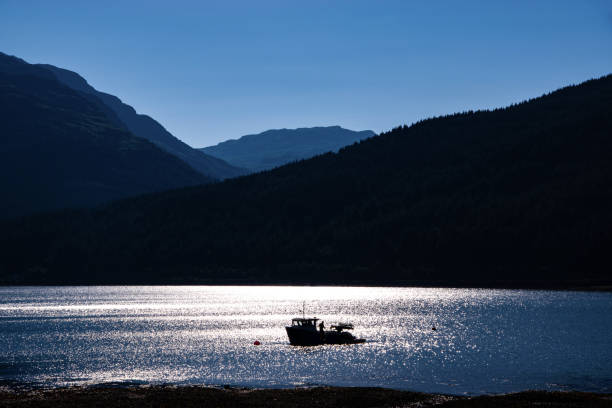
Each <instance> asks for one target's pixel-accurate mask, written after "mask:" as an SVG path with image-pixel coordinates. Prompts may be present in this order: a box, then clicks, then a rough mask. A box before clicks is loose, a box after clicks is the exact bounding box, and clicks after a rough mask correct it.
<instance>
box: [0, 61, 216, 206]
mask: <svg viewBox="0 0 612 408" xmlns="http://www.w3.org/2000/svg"><path fill="white" fill-rule="evenodd" d="M98 105H99V104H98V103H96V102H95V101H92V100H91V99H90V98H85V97H83V96H82V95H80V94H78V93H76V92H75V91H73V90H71V89H69V88H68V87H66V86H64V85H62V84H60V83H59V82H58V81H57V80H55V78H54V77H53V75H51V73H49V72H48V71H47V70H44V69H42V68H39V67H36V66H33V65H30V64H27V63H25V62H24V61H22V60H19V59H17V58H15V57H9V56H7V55H5V54H0V131H1V137H0V185H1V186H2V190H3V199H2V200H0V217H11V216H16V215H23V214H29V213H33V212H38V211H46V210H51V209H59V208H66V207H82V206H93V205H97V204H100V203H102V202H106V201H109V200H114V199H118V198H121V197H126V196H128V195H138V194H142V193H146V192H153V191H161V190H167V189H171V188H177V187H183V186H187V185H196V184H202V183H205V182H210V181H212V180H211V179H208V178H206V177H204V176H202V175H200V174H199V173H197V172H196V171H195V170H193V169H192V168H191V167H189V166H188V165H187V164H186V163H184V162H182V161H181V160H179V159H178V158H176V157H174V156H171V155H170V154H168V153H165V152H163V151H162V150H160V149H159V148H157V147H155V146H154V145H153V144H152V143H150V142H148V141H146V140H144V139H141V138H137V137H135V136H133V135H132V134H130V133H129V132H128V131H126V130H124V129H122V128H121V127H120V126H117V125H116V124H115V123H113V122H112V121H110V120H109V119H108V118H107V114H106V113H105V112H103V111H102V110H100V109H99V106H98Z"/></svg>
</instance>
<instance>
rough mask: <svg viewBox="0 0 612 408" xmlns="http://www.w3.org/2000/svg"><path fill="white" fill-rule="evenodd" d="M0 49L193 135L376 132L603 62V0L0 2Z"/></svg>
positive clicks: (201, 139) (479, 105)
mask: <svg viewBox="0 0 612 408" xmlns="http://www.w3.org/2000/svg"><path fill="white" fill-rule="evenodd" d="M0 51H2V52H4V53H7V54H10V55H15V56H18V57H20V58H23V59H25V60H26V61H27V62H30V63H48V64H53V65H56V66H59V67H62V68H67V69H70V70H73V71H76V72H78V73H79V74H81V75H82V76H83V77H84V78H86V79H87V80H88V82H89V83H90V84H91V85H93V86H94V87H95V88H96V89H98V90H100V91H103V92H108V93H111V94H113V95H116V96H118V97H119V98H121V99H122V100H123V101H124V102H126V103H127V104H129V105H132V106H133V107H134V108H135V109H136V110H137V111H138V112H139V113H144V114H148V115H149V116H151V117H153V118H155V119H156V120H157V121H159V122H160V123H161V124H162V125H163V126H164V127H166V129H168V130H169V131H170V132H171V133H173V134H174V135H175V136H176V137H178V138H179V139H181V140H183V141H185V142H186V143H188V144H189V145H191V146H193V147H204V146H209V145H214V144H216V143H218V142H221V141H223V140H227V139H235V138H238V137H240V136H242V135H245V134H253V133H259V132H261V131H264V130H267V129H278V128H296V127H310V126H329V125H340V126H343V127H346V128H349V129H354V130H364V129H371V130H374V131H375V132H377V133H378V132H381V131H386V130H389V129H391V128H393V127H396V126H398V125H402V124H410V123H413V122H415V121H418V120H420V119H424V118H427V117H431V116H438V115H442V114H447V113H453V112H457V111H465V110H470V109H485V108H495V107H501V106H505V105H508V104H511V103H514V102H519V101H521V100H524V99H528V98H531V97H535V96H539V95H541V94H543V93H546V92H550V91H552V90H554V89H557V88H559V87H562V86H565V85H569V84H575V83H579V82H582V81H584V80H586V79H589V78H594V77H599V76H602V75H605V74H608V73H610V72H612V2H610V1H609V0H606V1H600V0H575V1H562V0H558V1H537V0H531V1H518V0H517V1H514V0H513V1H493V0H488V1H471V0H463V1H409V0H398V1H394V0H388V1H387V0H378V1H375V0H369V1H361V0H351V1H342V0H338V1H330V0H325V1H323V0H309V1H291V0H282V1H267V0H257V1H232V0H225V1H181V0H174V1H155V0H147V1H138V0H131V1H114V0H105V1H82V0H78V1H71V0H54V1H48V0H44V1H35V0H27V1H24V0H0Z"/></svg>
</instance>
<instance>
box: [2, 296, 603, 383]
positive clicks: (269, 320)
mask: <svg viewBox="0 0 612 408" xmlns="http://www.w3.org/2000/svg"><path fill="white" fill-rule="evenodd" d="M302 301H305V302H306V309H307V310H306V313H307V315H316V316H317V317H319V318H322V319H324V320H325V322H326V323H327V325H328V326H329V324H330V323H332V322H335V321H351V322H353V323H354V324H355V334H356V335H357V336H358V337H365V338H366V339H367V340H368V341H367V343H365V344H361V345H350V346H319V347H308V348H301V347H292V346H289V344H288V340H287V336H286V333H285V329H284V326H285V325H286V324H288V323H289V322H290V320H291V318H292V317H295V316H297V315H299V314H300V313H299V310H300V309H301V307H302ZM432 326H435V327H436V328H437V330H435V331H433V330H432V329H431V328H432ZM255 340H259V341H260V342H261V343H262V344H261V345H260V346H254V345H253V342H254V341H255ZM0 380H2V381H3V382H5V383H11V382H17V383H25V384H30V385H44V386H60V385H68V384H98V383H109V382H119V383H132V382H135V383H140V382H144V383H177V384H217V385H224V384H229V385H235V386H255V387H292V386H301V385H319V384H326V385H348V386H383V387H391V388H398V389H409V390H417V391H426V392H442V393H451V394H464V393H465V394H481V393H500V392H510V391H519V390H525V389H575V390H588V391H601V392H612V294H610V293H580V292H543V291H517V290H470V289H422V288H354V287H287V286H277V287H230V286H217V287H159V286H157V287H150V286H149V287H135V286H131V287H0Z"/></svg>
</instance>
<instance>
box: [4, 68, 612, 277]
mask: <svg viewBox="0 0 612 408" xmlns="http://www.w3.org/2000/svg"><path fill="white" fill-rule="evenodd" d="M41 109H42V108H41ZM611 135H612V76H606V77H604V78H601V79H597V80H592V81H588V82H585V83H583V84H581V85H578V86H570V87H567V88H563V89H561V90H559V91H556V92H553V93H551V94H548V95H544V96H542V97H539V98H536V99H533V100H530V101H527V102H524V103H520V104H516V105H512V106H510V107H507V108H504V109H496V110H493V111H477V112H464V113H458V114H454V115H449V116H445V117H439V118H434V119H428V120H424V121H422V122H419V123H416V124H414V125H412V126H401V127H398V128H396V129H394V130H392V131H390V132H386V133H383V134H381V135H379V136H377V137H372V138H370V139H367V140H365V141H363V142H361V143H358V144H354V145H351V146H349V147H346V148H343V149H341V150H340V151H339V152H338V153H328V154H324V155H320V156H317V157H315V158H313V159H309V160H305V161H300V162H297V163H293V164H289V165H285V166H282V167H279V168H277V169H274V170H271V171H268V172H262V173H258V174H254V175H251V176H247V177H240V178H236V179H232V180H227V181H225V182H223V183H214V184H209V185H205V186H200V187H194V188H186V189H182V190H177V191H170V192H162V193H157V194H151V195H147V196H144V197H137V198H131V199H126V200H122V201H119V202H116V203H114V204H111V205H108V206H106V207H105V208H102V209H99V210H92V211H78V212H74V211H73V212H65V213H58V214H52V215H46V216H40V217H28V218H25V219H20V220H13V221H10V222H4V223H2V224H0V230H1V231H2V232H3V233H2V234H0V279H1V280H2V281H3V282H5V283H94V282H95V283H171V282H174V283H179V282H183V283H195V282H200V283H212V282H215V283H233V282H245V283H246V282H249V283H280V282H291V283H336V284H339V283H353V284H356V283H360V284H363V283H369V284H404V285H407V284H411V285H415V284H419V285H453V286H459V285H461V286H466V285H467V286H532V287H533V286H540V287H571V286H581V285H592V284H597V283H607V284H611V283H612V272H611V271H612V257H610V248H612V233H611V231H612V211H610V208H612V137H611Z"/></svg>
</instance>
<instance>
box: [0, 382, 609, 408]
mask: <svg viewBox="0 0 612 408" xmlns="http://www.w3.org/2000/svg"><path fill="white" fill-rule="evenodd" d="M75 406H82V407H107V406H108V407H196V406H197V407H201V406H206V407H318V408H320V407H351V408H357V407H429V406H438V407H531V406H546V407H612V394H591V393H582V392H544V391H526V392H521V393H517V394H508V395H497V396H480V397H460V396H447V395H436V394H423V393H416V392H409V391H396V390H390V389H384V388H342V387H321V388H296V389H263V390H262V389H260V390H251V389H237V388H232V389H219V388H210V387H173V386H166V387H161V386H160V387H128V388H115V387H106V388H79V387H74V388H65V389H59V390H57V389H56V390H36V391H0V407H75Z"/></svg>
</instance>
